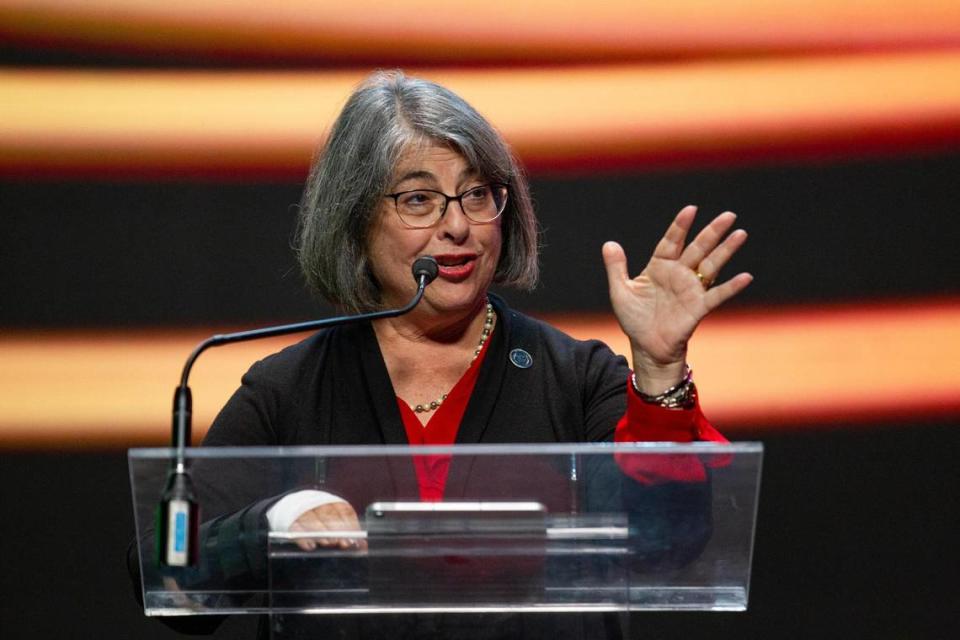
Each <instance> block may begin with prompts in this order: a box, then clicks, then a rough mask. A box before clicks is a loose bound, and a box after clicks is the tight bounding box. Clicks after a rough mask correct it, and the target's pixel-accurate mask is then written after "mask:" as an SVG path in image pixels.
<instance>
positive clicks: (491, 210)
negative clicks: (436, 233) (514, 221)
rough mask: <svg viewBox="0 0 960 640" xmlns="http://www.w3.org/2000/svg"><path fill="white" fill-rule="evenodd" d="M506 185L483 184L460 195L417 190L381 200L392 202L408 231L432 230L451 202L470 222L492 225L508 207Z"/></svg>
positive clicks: (386, 196) (393, 194)
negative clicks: (391, 199)
mask: <svg viewBox="0 0 960 640" xmlns="http://www.w3.org/2000/svg"><path fill="white" fill-rule="evenodd" d="M507 190H508V189H507V185H505V184H500V183H490V184H482V185H480V186H478V187H471V188H470V189H467V190H466V191H464V192H463V193H461V194H460V195H456V196H448V195H447V194H445V193H443V192H440V191H434V190H432V189H416V190H414V191H401V192H400V193H388V194H387V195H385V196H384V198H393V203H394V205H395V206H396V210H397V215H399V216H400V221H401V222H402V223H403V224H404V225H406V226H408V227H410V228H411V229H426V228H427V227H432V226H434V225H435V224H437V223H438V222H440V219H441V218H443V215H444V214H445V213H446V212H447V207H449V206H450V203H451V202H457V203H459V204H460V209H461V210H462V211H463V215H465V216H467V219H468V220H470V221H471V222H476V223H478V224H483V223H485V222H493V221H494V220H496V219H497V218H498V217H500V214H501V213H503V210H504V209H505V208H506V206H507Z"/></svg>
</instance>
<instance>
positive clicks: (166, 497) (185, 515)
mask: <svg viewBox="0 0 960 640" xmlns="http://www.w3.org/2000/svg"><path fill="white" fill-rule="evenodd" d="M412 271H413V278H414V280H416V282H417V293H416V294H415V295H414V296H413V298H412V299H411V300H410V302H408V303H407V304H406V305H404V306H402V307H400V308H398V309H387V310H385V311H374V312H372V313H361V314H357V315H352V316H339V317H336V318H326V319H324V320H311V321H309V322H298V323H296V324H285V325H280V326H276V327H266V328H263V329H253V330H250V331H238V332H236V333H225V334H218V335H215V336H211V337H209V338H207V339H206V340H204V341H203V342H201V343H200V344H199V345H197V347H196V348H195V349H194V350H193V353H191V354H190V357H188V358H187V362H186V364H184V366H183V373H182V375H181V376H180V386H178V387H177V389H176V391H174V395H173V433H172V435H171V438H172V440H173V448H174V449H175V450H176V458H175V461H174V464H173V466H172V467H171V469H170V472H169V474H168V475H167V484H166V486H165V488H164V490H163V494H162V496H161V497H160V503H159V504H158V505H157V512H156V532H157V533H156V545H157V548H156V558H157V561H158V563H159V565H160V566H162V567H191V566H196V564H197V561H198V552H199V547H200V545H199V531H200V529H199V521H200V509H199V505H198V503H197V500H196V497H195V495H194V492H193V483H192V482H191V480H190V473H189V471H188V469H187V460H186V448H187V447H188V446H189V444H190V431H191V417H192V404H193V402H192V398H191V394H190V387H189V386H188V385H187V381H188V379H189V377H190V370H191V369H192V368H193V363H194V362H196V360H197V358H198V357H199V356H200V354H201V353H203V352H204V351H206V350H207V349H208V348H210V347H219V346H221V345H225V344H231V343H233V342H246V341H247V340H257V339H259V338H271V337H274V336H282V335H287V334H290V333H298V332H301V331H311V330H316V329H325V328H327V327H334V326H338V325H342V324H349V323H352V322H360V321H364V320H378V319H380V318H394V317H396V316H402V315H403V314H405V313H408V312H410V311H412V310H413V308H414V307H416V306H417V305H418V304H419V303H420V300H421V299H422V298H423V291H424V289H426V287H427V285H428V284H430V283H431V282H433V281H434V280H435V279H436V277H437V275H438V274H439V272H440V267H439V266H438V265H437V261H436V259H434V258H433V256H421V257H419V258H417V259H416V260H414V262H413V269H412Z"/></svg>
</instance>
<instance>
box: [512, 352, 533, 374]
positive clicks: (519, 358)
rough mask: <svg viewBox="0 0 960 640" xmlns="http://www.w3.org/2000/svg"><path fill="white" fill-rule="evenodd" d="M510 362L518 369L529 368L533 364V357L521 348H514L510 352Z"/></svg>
mask: <svg viewBox="0 0 960 640" xmlns="http://www.w3.org/2000/svg"><path fill="white" fill-rule="evenodd" d="M510 362H512V363H513V366H515V367H517V368H518V369H529V368H530V367H531V366H532V365H533V357H532V356H531V355H530V354H529V353H527V352H526V351H524V350H523V349H514V350H513V351H511V352H510Z"/></svg>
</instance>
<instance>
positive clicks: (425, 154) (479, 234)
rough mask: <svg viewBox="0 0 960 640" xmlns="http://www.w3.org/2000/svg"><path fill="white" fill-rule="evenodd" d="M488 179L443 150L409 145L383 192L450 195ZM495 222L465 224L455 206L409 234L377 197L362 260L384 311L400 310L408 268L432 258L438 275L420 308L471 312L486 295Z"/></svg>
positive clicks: (410, 285) (407, 294)
mask: <svg viewBox="0 0 960 640" xmlns="http://www.w3.org/2000/svg"><path fill="white" fill-rule="evenodd" d="M486 182H488V180H487V179H486V178H485V177H484V176H482V175H479V174H478V173H477V172H476V171H474V170H473V169H472V168H471V167H470V166H469V165H468V164H467V161H466V160H465V159H464V158H463V156H461V155H460V154H459V153H457V152H456V151H453V150H452V149H450V148H449V147H445V146H440V145H437V144H435V143H425V144H419V145H412V146H411V147H409V148H408V149H407V150H406V151H405V152H404V153H403V154H402V155H401V156H400V160H399V162H398V163H397V166H396V168H395V169H394V172H393V178H392V180H391V182H390V189H389V190H388V193H398V192H401V191H412V190H414V189H432V190H434V191H440V192H443V193H445V194H447V195H450V196H453V195H457V194H460V193H463V192H464V191H467V190H468V189H470V188H471V187H476V186H479V185H482V184H484V183H486ZM500 220H501V218H497V219H496V220H494V221H492V222H487V223H483V224H479V223H476V222H472V221H471V220H469V219H468V218H467V217H466V216H465V215H464V214H463V209H461V207H460V205H459V204H458V203H456V202H450V203H449V204H448V205H447V209H446V213H445V214H444V216H443V217H442V218H441V219H440V221H439V222H438V223H437V224H436V226H433V227H430V228H427V229H411V228H409V227H407V226H405V225H404V224H403V222H402V221H401V220H400V216H398V215H397V212H396V208H395V204H394V201H393V199H392V198H383V200H382V202H381V203H380V207H379V209H378V210H377V212H376V213H375V214H374V218H373V222H372V224H371V228H370V232H369V236H368V238H367V255H368V256H369V259H370V264H371V268H372V270H373V274H374V276H375V277H376V279H377V282H378V283H379V284H380V289H381V293H382V296H383V301H384V303H385V304H386V305H387V306H388V307H396V306H401V305H403V304H405V303H406V302H408V301H409V300H410V298H412V297H413V294H414V293H415V292H416V289H417V284H416V282H415V281H414V279H413V274H412V272H411V268H412V266H413V261H414V260H416V259H417V258H419V257H420V256H424V255H431V256H433V257H434V258H436V259H437V262H438V264H439V266H440V274H439V276H438V277H437V279H436V280H434V281H433V283H432V284H431V285H430V286H429V287H427V290H426V293H425V295H424V301H423V302H422V303H421V306H427V307H429V308H430V309H431V310H432V311H434V312H437V313H451V312H453V313H456V312H458V311H463V312H466V311H469V310H471V309H473V308H475V307H476V306H477V305H478V304H479V302H480V301H481V300H482V299H483V298H484V297H485V296H486V293H487V289H488V288H489V287H490V283H491V282H492V281H493V274H494V272H495V271H496V269H497V262H498V261H499V259H500V248H501V244H502V242H501V241H502V238H501V234H500Z"/></svg>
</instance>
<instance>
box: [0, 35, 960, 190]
mask: <svg viewBox="0 0 960 640" xmlns="http://www.w3.org/2000/svg"><path fill="white" fill-rule="evenodd" d="M423 75H425V76H427V77H430V78H434V79H437V80H439V81H441V82H443V83H445V84H447V85H449V86H450V87H451V88H453V89H454V90H456V91H458V92H460V93H461V94H462V95H463V96H464V97H466V98H467V99H468V100H469V101H471V102H472V103H473V104H475V105H476V106H477V107H478V108H479V109H480V110H481V111H482V112H483V113H484V114H485V115H487V116H488V117H489V118H490V119H491V121H492V122H493V123H494V124H495V125H496V126H497V127H498V128H499V129H500V130H501V131H502V132H503V133H504V134H505V136H506V138H507V139H508V140H509V141H510V142H511V143H512V144H513V145H514V147H515V148H516V150H517V151H518V152H519V154H520V155H521V156H522V157H523V158H524V159H525V160H526V161H527V162H528V163H530V164H532V165H533V166H534V167H543V166H581V167H586V168H591V169H592V168H594V167H596V166H597V165H598V163H599V164H602V163H604V162H619V161H631V162H643V161H648V162H652V163H656V162H658V161H666V160H671V159H676V158H683V157H687V158H703V157H707V158H709V157H713V158H720V159H723V160H724V161H727V162H729V161H734V162H735V161H737V160H738V159H739V158H741V157H742V156H744V155H749V154H757V153H759V154H761V155H763V154H770V153H776V152H777V151H778V150H779V151H781V152H782V151H783V150H790V149H797V148H812V147H824V146H825V147H830V146H831V145H833V146H837V147H841V148H867V149H869V148H872V147H873V146H875V145H877V144H883V143H884V141H886V143H887V144H892V145H895V147H896V149H897V151H899V152H903V151H906V150H908V149H911V148H917V147H923V146H925V145H931V144H932V145H940V146H943V145H955V144H956V143H957V142H960V51H956V52H941V53H924V54H901V55H884V56H879V55H870V56H852V57H832V58H817V59H800V60H768V61H746V62H723V63H702V64H687V65H662V66H652V67H645V66H623V67H621V66H611V67H576V68H569V69H555V70H529V69H527V70H504V71H427V72H425V73H424V74H423ZM362 77H363V74H362V73H357V72H330V73H240V72H237V73H201V72H196V73H173V72H73V71H15V70H8V71H0V93H2V94H3V96H4V99H3V100H2V101H0V174H3V173H6V174H18V173H19V174H27V175H30V176H32V177H34V176H35V174H36V172H49V173H53V174H57V175H61V174H85V173H94V174H98V173H100V172H106V173H109V174H110V175H111V176H112V177H116V176H121V175H135V176H137V175H155V176H157V175H160V176H162V175H223V174H244V173H259V174H263V173H276V174H287V175H297V176H302V175H303V174H304V173H305V171H306V167H307V164H308V162H309V159H310V157H311V155H312V152H313V149H314V148H315V145H316V144H317V143H318V142H319V140H320V139H321V137H322V135H323V132H324V131H325V129H326V128H327V127H329V125H330V124H331V122H332V120H333V118H334V117H335V116H336V114H337V112H338V111H339V109H340V107H341V106H342V104H343V102H344V100H345V99H346V97H347V95H348V94H349V92H350V90H351V88H352V87H353V86H354V84H355V83H356V82H357V81H359V80H360V79H361V78H362ZM878 141H880V142H878Z"/></svg>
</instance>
